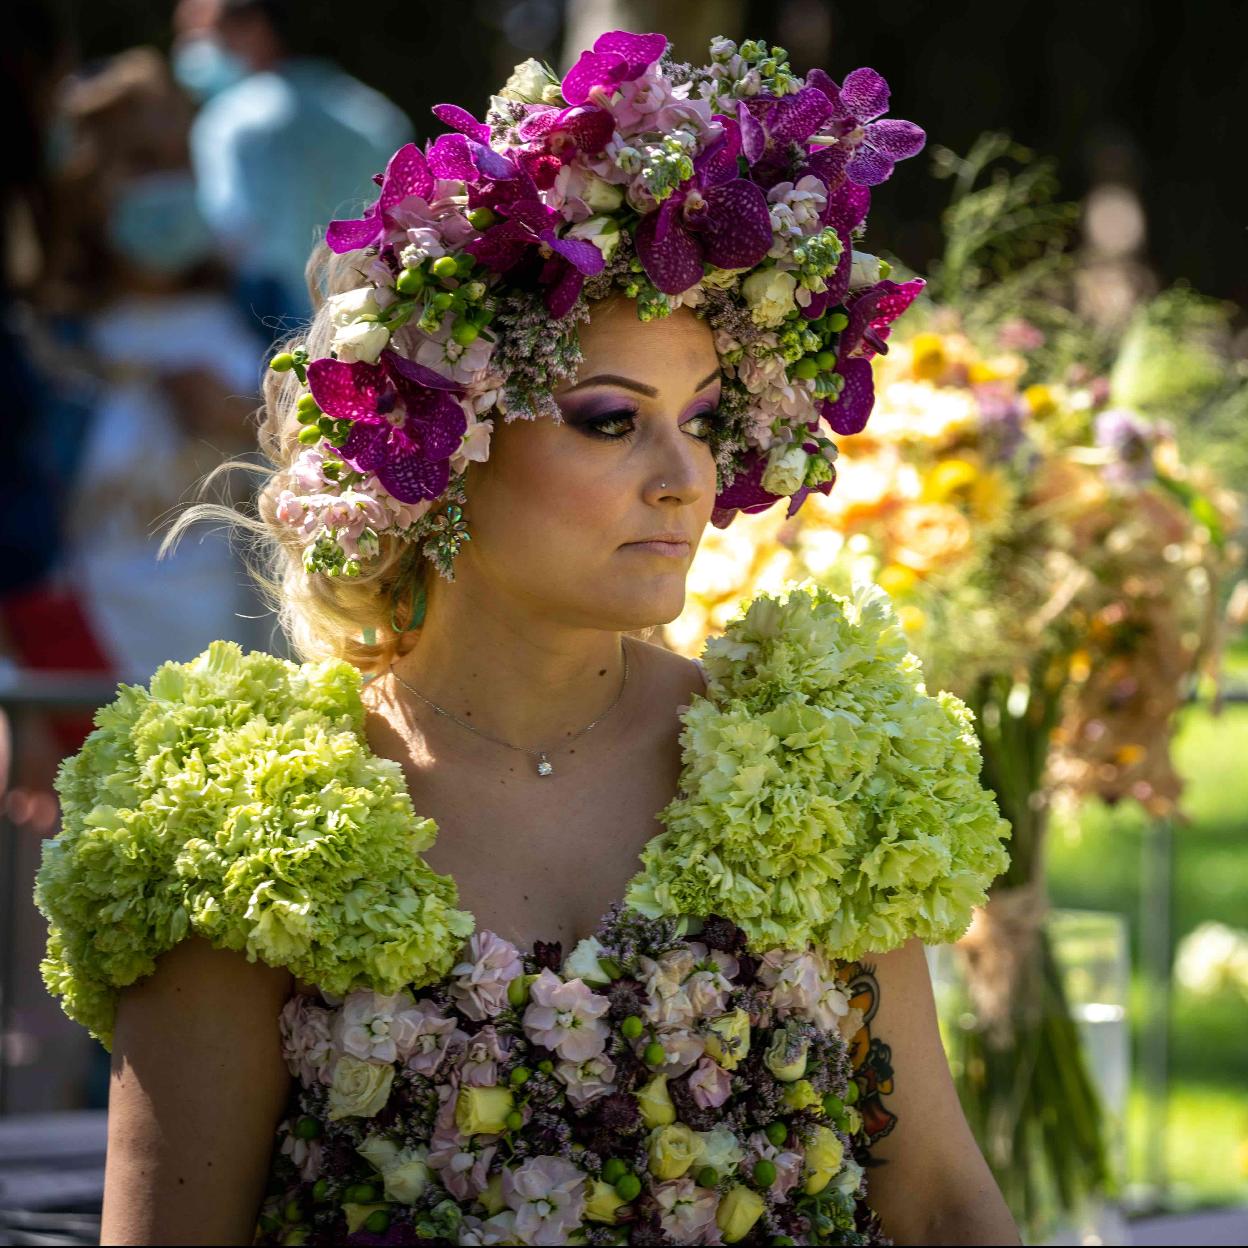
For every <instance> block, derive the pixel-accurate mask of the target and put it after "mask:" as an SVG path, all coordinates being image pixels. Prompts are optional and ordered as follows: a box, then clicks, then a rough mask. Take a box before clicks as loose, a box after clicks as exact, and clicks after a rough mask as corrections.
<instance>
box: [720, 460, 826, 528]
mask: <svg viewBox="0 0 1248 1248" xmlns="http://www.w3.org/2000/svg"><path fill="white" fill-rule="evenodd" d="M808 449H809V450H811V451H812V452H813V451H814V450H815V449H816V448H815V445H814V444H813V443H812V444H811V445H810V446H809V447H808ZM766 471H767V452H766V451H759V450H753V451H750V452H749V453H748V454H747V455H746V457H745V460H744V462H743V464H742V467H741V471H740V472H738V473H737V475H736V476H735V477H733V479H732V482H731V483H730V484H729V485H728V486H727V487H726V488H725V489H724V490H722V491H721V492H720V493H719V494H718V495H717V496H716V498H715V506H714V508H713V509H712V511H711V523H712V524H713V525H714V526H715V527H716V528H717V529H726V528H727V527H728V526H729V525H730V524H731V523H732V521H733V518H734V517H735V516H736V514H737V512H739V511H744V512H745V513H746V514H747V515H753V514H754V513H755V512H759V511H766V510H767V509H768V508H769V507H773V506H774V505H775V504H776V503H778V502H780V501H781V499H784V498H785V496H784V495H783V494H773V493H771V491H770V490H765V489H763V474H764V473H765V472H766ZM835 484H836V475H835V472H834V473H833V476H832V480H830V481H823V482H820V484H819V485H803V486H802V487H801V489H799V490H797V491H796V492H795V493H793V494H791V495H789V496H788V498H787V502H788V504H789V506H788V510H787V511H786V512H785V518H786V519H789V518H791V517H793V516H795V515H796V514H797V512H798V510H799V509H800V507H801V505H802V504H803V503H804V502H805V501H806V498H807V495H809V494H830V493H831V492H832V487H833V486H834V485H835Z"/></svg>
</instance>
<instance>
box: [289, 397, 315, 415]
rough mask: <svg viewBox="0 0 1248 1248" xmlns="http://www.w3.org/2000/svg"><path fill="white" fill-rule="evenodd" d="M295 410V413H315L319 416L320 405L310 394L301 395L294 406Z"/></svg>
mask: <svg viewBox="0 0 1248 1248" xmlns="http://www.w3.org/2000/svg"><path fill="white" fill-rule="evenodd" d="M295 410H296V411H297V412H316V413H318V414H319V413H320V410H321V408H320V404H318V403H317V401H316V400H315V399H314V398H313V397H312V396H311V395H310V394H301V395H300V396H299V402H298V403H296V404H295Z"/></svg>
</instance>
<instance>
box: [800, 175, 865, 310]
mask: <svg viewBox="0 0 1248 1248" xmlns="http://www.w3.org/2000/svg"><path fill="white" fill-rule="evenodd" d="M870 207H871V192H870V191H869V190H868V189H867V188H866V187H865V186H858V185H857V184H856V183H854V182H842V183H841V185H840V186H839V187H838V188H837V189H836V190H835V191H832V192H831V193H830V194H829V195H828V202H827V204H826V205H825V206H824V209H823V212H822V213H820V216H819V220H820V221H821V223H822V224H823V225H824V226H825V227H826V226H831V227H832V228H833V229H835V230H836V234H837V237H838V238H839V239H840V240H841V256H840V259H839V260H838V261H837V262H836V272H835V273H833V274H832V276H831V277H829V278H827V279H826V284H825V288H824V290H822V291H820V292H819V293H818V294H813V295H811V297H810V302H809V303H808V304H807V305H806V306H805V307H804V308H803V309H802V315H803V316H804V317H806V318H807V319H808V320H812V321H813V320H817V319H818V318H819V317H821V316H822V315H823V314H824V312H826V311H827V310H828V308H834V307H836V305H837V304H838V303H841V302H842V301H843V300H844V298H845V296H846V295H847V294H848V293H849V279H850V275H851V273H852V271H853V267H854V230H856V229H857V228H858V227H859V226H860V225H861V224H862V223H863V221H864V220H866V216H867V211H868V209H869V208H870Z"/></svg>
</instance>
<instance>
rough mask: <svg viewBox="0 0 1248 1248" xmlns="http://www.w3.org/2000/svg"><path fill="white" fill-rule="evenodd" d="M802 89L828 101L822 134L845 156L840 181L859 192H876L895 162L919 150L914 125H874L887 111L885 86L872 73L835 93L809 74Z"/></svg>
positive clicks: (922, 137)
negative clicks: (845, 179) (844, 179)
mask: <svg viewBox="0 0 1248 1248" xmlns="http://www.w3.org/2000/svg"><path fill="white" fill-rule="evenodd" d="M806 85H807V86H808V87H814V88H817V89H818V90H819V91H821V92H822V93H823V94H824V95H826V96H827V97H828V100H829V101H830V103H831V106H832V111H831V113H830V115H829V118H828V125H827V127H826V130H827V132H828V133H830V134H831V135H832V136H833V137H834V138H836V139H838V140H840V142H839V143H838V144H837V145H836V147H835V148H833V150H834V151H835V150H837V148H839V149H840V150H841V151H842V152H845V153H848V154H849V155H848V161H847V163H846V164H845V166H844V169H845V176H846V177H848V178H850V179H851V180H852V181H854V182H857V183H858V185H859V186H878V185H879V184H880V183H881V182H884V181H886V180H887V179H888V178H890V177H891V176H892V173H893V166H894V165H895V164H896V163H897V161H899V160H906V159H907V158H908V157H910V156H917V155H918V154H919V152H921V151H922V150H923V144H924V143H926V142H927V135H926V134H924V132H923V130H922V128H921V127H920V126H916V125H915V124H914V122H912V121H897V120H889V121H876V120H875V119H876V118H877V117H880V116H881V115H882V114H883V113H884V112H885V111H886V110H887V109H888V83H887V82H885V81H884V79H883V78H882V77H881V76H880V75H879V74H877V73H876V72H875V70H873V69H866V68H863V69H855V70H854V71H853V72H852V73H851V74H849V75H847V76H846V78H845V81H844V82H843V83H842V84H841V85H840V86H839V87H838V86H837V85H836V83H835V82H833V81H832V79H831V78H829V77H828V75H827V74H825V73H824V72H823V70H821V69H812V70H811V71H810V73H809V74H807V75H806ZM841 159H844V158H843V157H838V158H836V160H837V163H839V161H840V160H841Z"/></svg>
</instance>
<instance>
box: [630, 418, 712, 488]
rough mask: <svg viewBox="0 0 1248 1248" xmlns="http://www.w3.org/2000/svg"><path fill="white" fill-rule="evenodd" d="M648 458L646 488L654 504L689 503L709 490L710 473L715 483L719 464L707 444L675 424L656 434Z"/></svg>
mask: <svg viewBox="0 0 1248 1248" xmlns="http://www.w3.org/2000/svg"><path fill="white" fill-rule="evenodd" d="M648 459H649V462H648V463H647V474H646V480H645V484H644V487H643V489H644V496H645V500H646V502H647V503H650V504H652V505H653V506H660V505H662V504H663V503H677V504H679V505H681V506H689V505H690V504H692V503H696V502H698V501H699V500H700V499H701V498H702V497H703V495H704V494H705V493H706V488H707V486H706V479H707V476H708V474H709V476H710V478H711V482H712V485H713V483H714V474H715V465H714V462H713V461H711V459H710V456H709V455H708V453H707V450H706V447H705V445H704V444H701V443H699V442H698V440H697V439H696V438H694V437H692V436H690V435H689V434H687V433H682V432H681V431H680V429H678V428H676V427H675V426H673V428H672V430H671V432H670V433H667V432H665V433H664V434H663V435H662V436H661V437H658V438H656V440H655V444H654V453H653V455H652V456H650V457H648Z"/></svg>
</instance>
